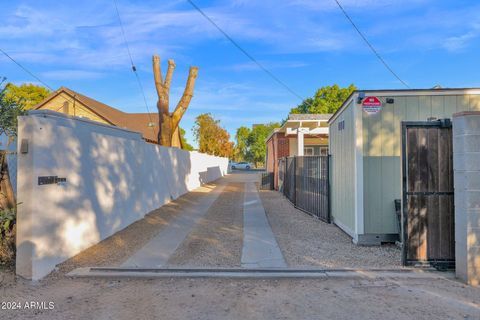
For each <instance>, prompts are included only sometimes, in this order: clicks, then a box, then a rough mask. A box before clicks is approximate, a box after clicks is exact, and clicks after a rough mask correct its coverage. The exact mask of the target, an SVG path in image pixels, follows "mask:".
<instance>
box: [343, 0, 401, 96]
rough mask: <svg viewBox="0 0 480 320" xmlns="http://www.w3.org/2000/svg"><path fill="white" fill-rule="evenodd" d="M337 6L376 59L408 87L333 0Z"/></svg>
mask: <svg viewBox="0 0 480 320" xmlns="http://www.w3.org/2000/svg"><path fill="white" fill-rule="evenodd" d="M334 1H335V2H336V3H337V5H338V7H339V8H340V10H341V11H342V12H343V15H344V16H345V18H347V20H348V21H350V23H351V24H352V26H353V28H354V29H355V30H356V31H357V32H358V34H359V35H360V37H361V38H362V39H363V41H365V43H366V44H367V46H368V47H369V48H370V49H371V50H372V52H373V53H374V54H375V55H376V56H377V58H378V60H380V62H381V63H382V64H383V65H384V66H385V68H387V70H388V71H390V73H391V74H392V75H393V76H394V77H395V78H397V79H398V81H400V82H401V83H402V84H403V85H404V86H405V87H406V88H408V89H410V86H409V85H408V84H406V83H405V81H403V80H402V79H401V78H400V77H399V76H398V74H397V73H395V71H393V69H392V68H391V67H390V66H389V65H388V64H387V62H386V61H385V60H384V59H383V58H382V56H380V54H379V53H378V51H377V50H376V49H375V48H374V47H373V45H372V44H371V43H370V41H368V39H367V38H366V37H365V35H364V34H363V33H362V32H361V31H360V29H359V28H358V27H357V25H356V24H355V22H353V20H352V18H350V16H349V15H348V13H347V11H345V9H344V8H343V7H342V5H341V4H340V2H339V1H338V0H334Z"/></svg>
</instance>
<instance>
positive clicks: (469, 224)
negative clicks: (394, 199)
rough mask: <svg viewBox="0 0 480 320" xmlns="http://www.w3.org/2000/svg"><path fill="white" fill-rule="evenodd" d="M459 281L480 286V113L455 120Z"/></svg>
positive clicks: (456, 241) (456, 117)
mask: <svg viewBox="0 0 480 320" xmlns="http://www.w3.org/2000/svg"><path fill="white" fill-rule="evenodd" d="M453 163H454V181H455V256H456V257H455V260H456V273H457V277H458V278H460V279H462V280H463V281H465V282H467V283H468V284H471V285H474V286H478V285H480V112H461V113H457V114H455V115H454V116H453Z"/></svg>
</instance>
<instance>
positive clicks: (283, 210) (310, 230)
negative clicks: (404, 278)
mask: <svg viewBox="0 0 480 320" xmlns="http://www.w3.org/2000/svg"><path fill="white" fill-rule="evenodd" d="M260 198H261V199H262V203H263V206H264V208H265V212H266V213H267V217H268V220H269V222H270V225H271V227H272V229H273V232H274V234H275V237H276V239H277V242H278V244H279V245H280V248H281V249H282V253H283V255H284V257H285V259H286V260H287V263H288V265H289V266H290V267H307V266H309V267H312V266H315V267H321V268H334V269H335V268H401V265H400V263H401V250H400V249H399V248H398V247H396V246H394V245H383V246H373V247H364V246H357V245H355V244H353V243H352V240H351V238H350V237H349V236H347V235H346V234H345V233H343V231H341V230H340V229H339V228H338V227H336V226H335V225H333V224H328V223H324V222H322V221H320V220H318V219H316V218H313V217H312V216H310V215H308V214H306V213H305V212H303V211H300V210H298V209H295V207H294V206H293V205H292V204H291V203H290V202H289V201H288V200H287V199H286V198H285V197H284V196H282V195H281V194H280V193H279V192H276V191H260Z"/></svg>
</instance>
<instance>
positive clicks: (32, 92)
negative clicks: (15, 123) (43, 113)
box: [5, 83, 50, 110]
mask: <svg viewBox="0 0 480 320" xmlns="http://www.w3.org/2000/svg"><path fill="white" fill-rule="evenodd" d="M5 89H6V91H5V96H6V97H7V99H11V100H13V101H16V102H17V103H21V104H22V105H23V107H24V109H25V110H30V109H32V108H33V107H34V106H35V105H36V104H37V103H39V102H41V101H43V100H44V99H45V98H46V97H47V96H48V95H49V94H50V90H48V89H47V88H45V87H42V86H38V85H35V84H32V83H24V84H21V85H19V86H16V85H14V84H13V83H8V84H7V85H6V86H5Z"/></svg>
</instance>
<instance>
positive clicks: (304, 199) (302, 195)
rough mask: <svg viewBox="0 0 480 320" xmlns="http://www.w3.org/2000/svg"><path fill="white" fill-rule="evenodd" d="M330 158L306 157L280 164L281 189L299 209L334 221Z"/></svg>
mask: <svg viewBox="0 0 480 320" xmlns="http://www.w3.org/2000/svg"><path fill="white" fill-rule="evenodd" d="M328 166H329V157H328V156H302V157H289V158H283V159H280V161H279V190H280V192H282V193H283V194H284V195H285V197H287V199H288V200H290V202H292V203H293V204H294V205H295V207H296V208H298V209H301V210H303V211H305V212H307V213H309V214H311V215H313V216H316V217H317V218H319V219H321V220H323V221H325V222H330V203H329V200H330V194H329V192H330V186H329V171H328Z"/></svg>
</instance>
